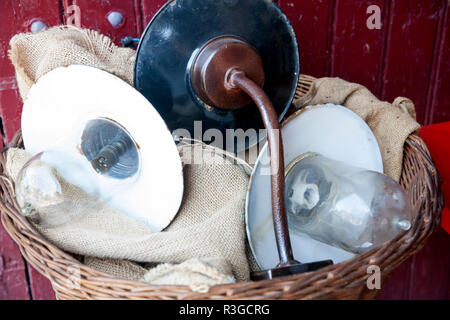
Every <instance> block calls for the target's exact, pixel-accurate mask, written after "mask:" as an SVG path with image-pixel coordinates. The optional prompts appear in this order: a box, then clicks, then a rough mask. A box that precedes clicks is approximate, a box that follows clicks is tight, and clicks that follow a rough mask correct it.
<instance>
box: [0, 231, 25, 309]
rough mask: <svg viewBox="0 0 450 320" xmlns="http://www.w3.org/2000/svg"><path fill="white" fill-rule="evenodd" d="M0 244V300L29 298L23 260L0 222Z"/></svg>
mask: <svg viewBox="0 0 450 320" xmlns="http://www.w3.org/2000/svg"><path fill="white" fill-rule="evenodd" d="M0 244H1V245H0V300H6V299H8V300H12V299H14V300H28V299H30V295H29V291H28V283H27V278H26V274H25V271H26V270H25V262H24V260H23V258H22V256H21V254H20V251H19V249H18V248H17V245H16V244H15V243H14V242H13V241H12V240H11V238H10V237H9V235H8V234H7V233H6V231H5V229H4V228H3V225H1V224H0Z"/></svg>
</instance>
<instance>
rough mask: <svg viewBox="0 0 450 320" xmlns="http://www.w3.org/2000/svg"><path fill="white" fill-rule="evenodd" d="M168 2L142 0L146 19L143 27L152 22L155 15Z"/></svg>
mask: <svg viewBox="0 0 450 320" xmlns="http://www.w3.org/2000/svg"><path fill="white" fill-rule="evenodd" d="M166 2H167V0H141V6H142V18H143V19H144V23H143V27H144V28H145V26H146V25H147V24H148V23H149V22H150V20H151V19H152V18H153V16H154V15H155V13H157V12H158V10H159V9H161V7H162V6H163V5H164V4H166Z"/></svg>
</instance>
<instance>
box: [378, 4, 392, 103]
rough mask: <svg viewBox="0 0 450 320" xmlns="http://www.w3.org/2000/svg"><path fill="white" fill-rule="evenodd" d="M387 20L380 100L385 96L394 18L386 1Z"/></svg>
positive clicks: (390, 5)
mask: <svg viewBox="0 0 450 320" xmlns="http://www.w3.org/2000/svg"><path fill="white" fill-rule="evenodd" d="M388 11H389V14H388V19H387V21H388V22H387V25H386V28H387V29H386V45H385V46H384V52H383V55H384V59H383V70H382V80H381V92H380V98H381V99H382V100H384V99H385V96H386V74H387V72H386V70H387V67H388V64H389V59H388V55H387V53H388V51H389V49H390V47H391V35H392V34H391V26H392V21H393V18H394V14H393V9H392V1H391V0H388Z"/></svg>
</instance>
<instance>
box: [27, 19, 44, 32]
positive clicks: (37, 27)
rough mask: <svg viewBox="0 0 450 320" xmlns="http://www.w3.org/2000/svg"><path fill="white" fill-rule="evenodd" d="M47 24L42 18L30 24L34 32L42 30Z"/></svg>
mask: <svg viewBox="0 0 450 320" xmlns="http://www.w3.org/2000/svg"><path fill="white" fill-rule="evenodd" d="M46 28H47V26H46V25H45V23H43V22H42V21H40V20H37V21H34V22H33V23H32V24H31V26H30V31H31V32H32V33H38V32H40V31H42V30H45V29H46Z"/></svg>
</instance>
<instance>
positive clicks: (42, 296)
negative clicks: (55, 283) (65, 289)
mask: <svg viewBox="0 0 450 320" xmlns="http://www.w3.org/2000/svg"><path fill="white" fill-rule="evenodd" d="M28 275H29V278H30V288H31V292H32V298H33V300H55V299H56V296H55V292H54V291H53V287H52V284H51V282H50V281H49V280H48V279H47V278H46V277H44V276H43V275H42V274H40V273H39V272H38V271H36V269H34V268H33V267H32V266H31V265H28Z"/></svg>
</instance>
